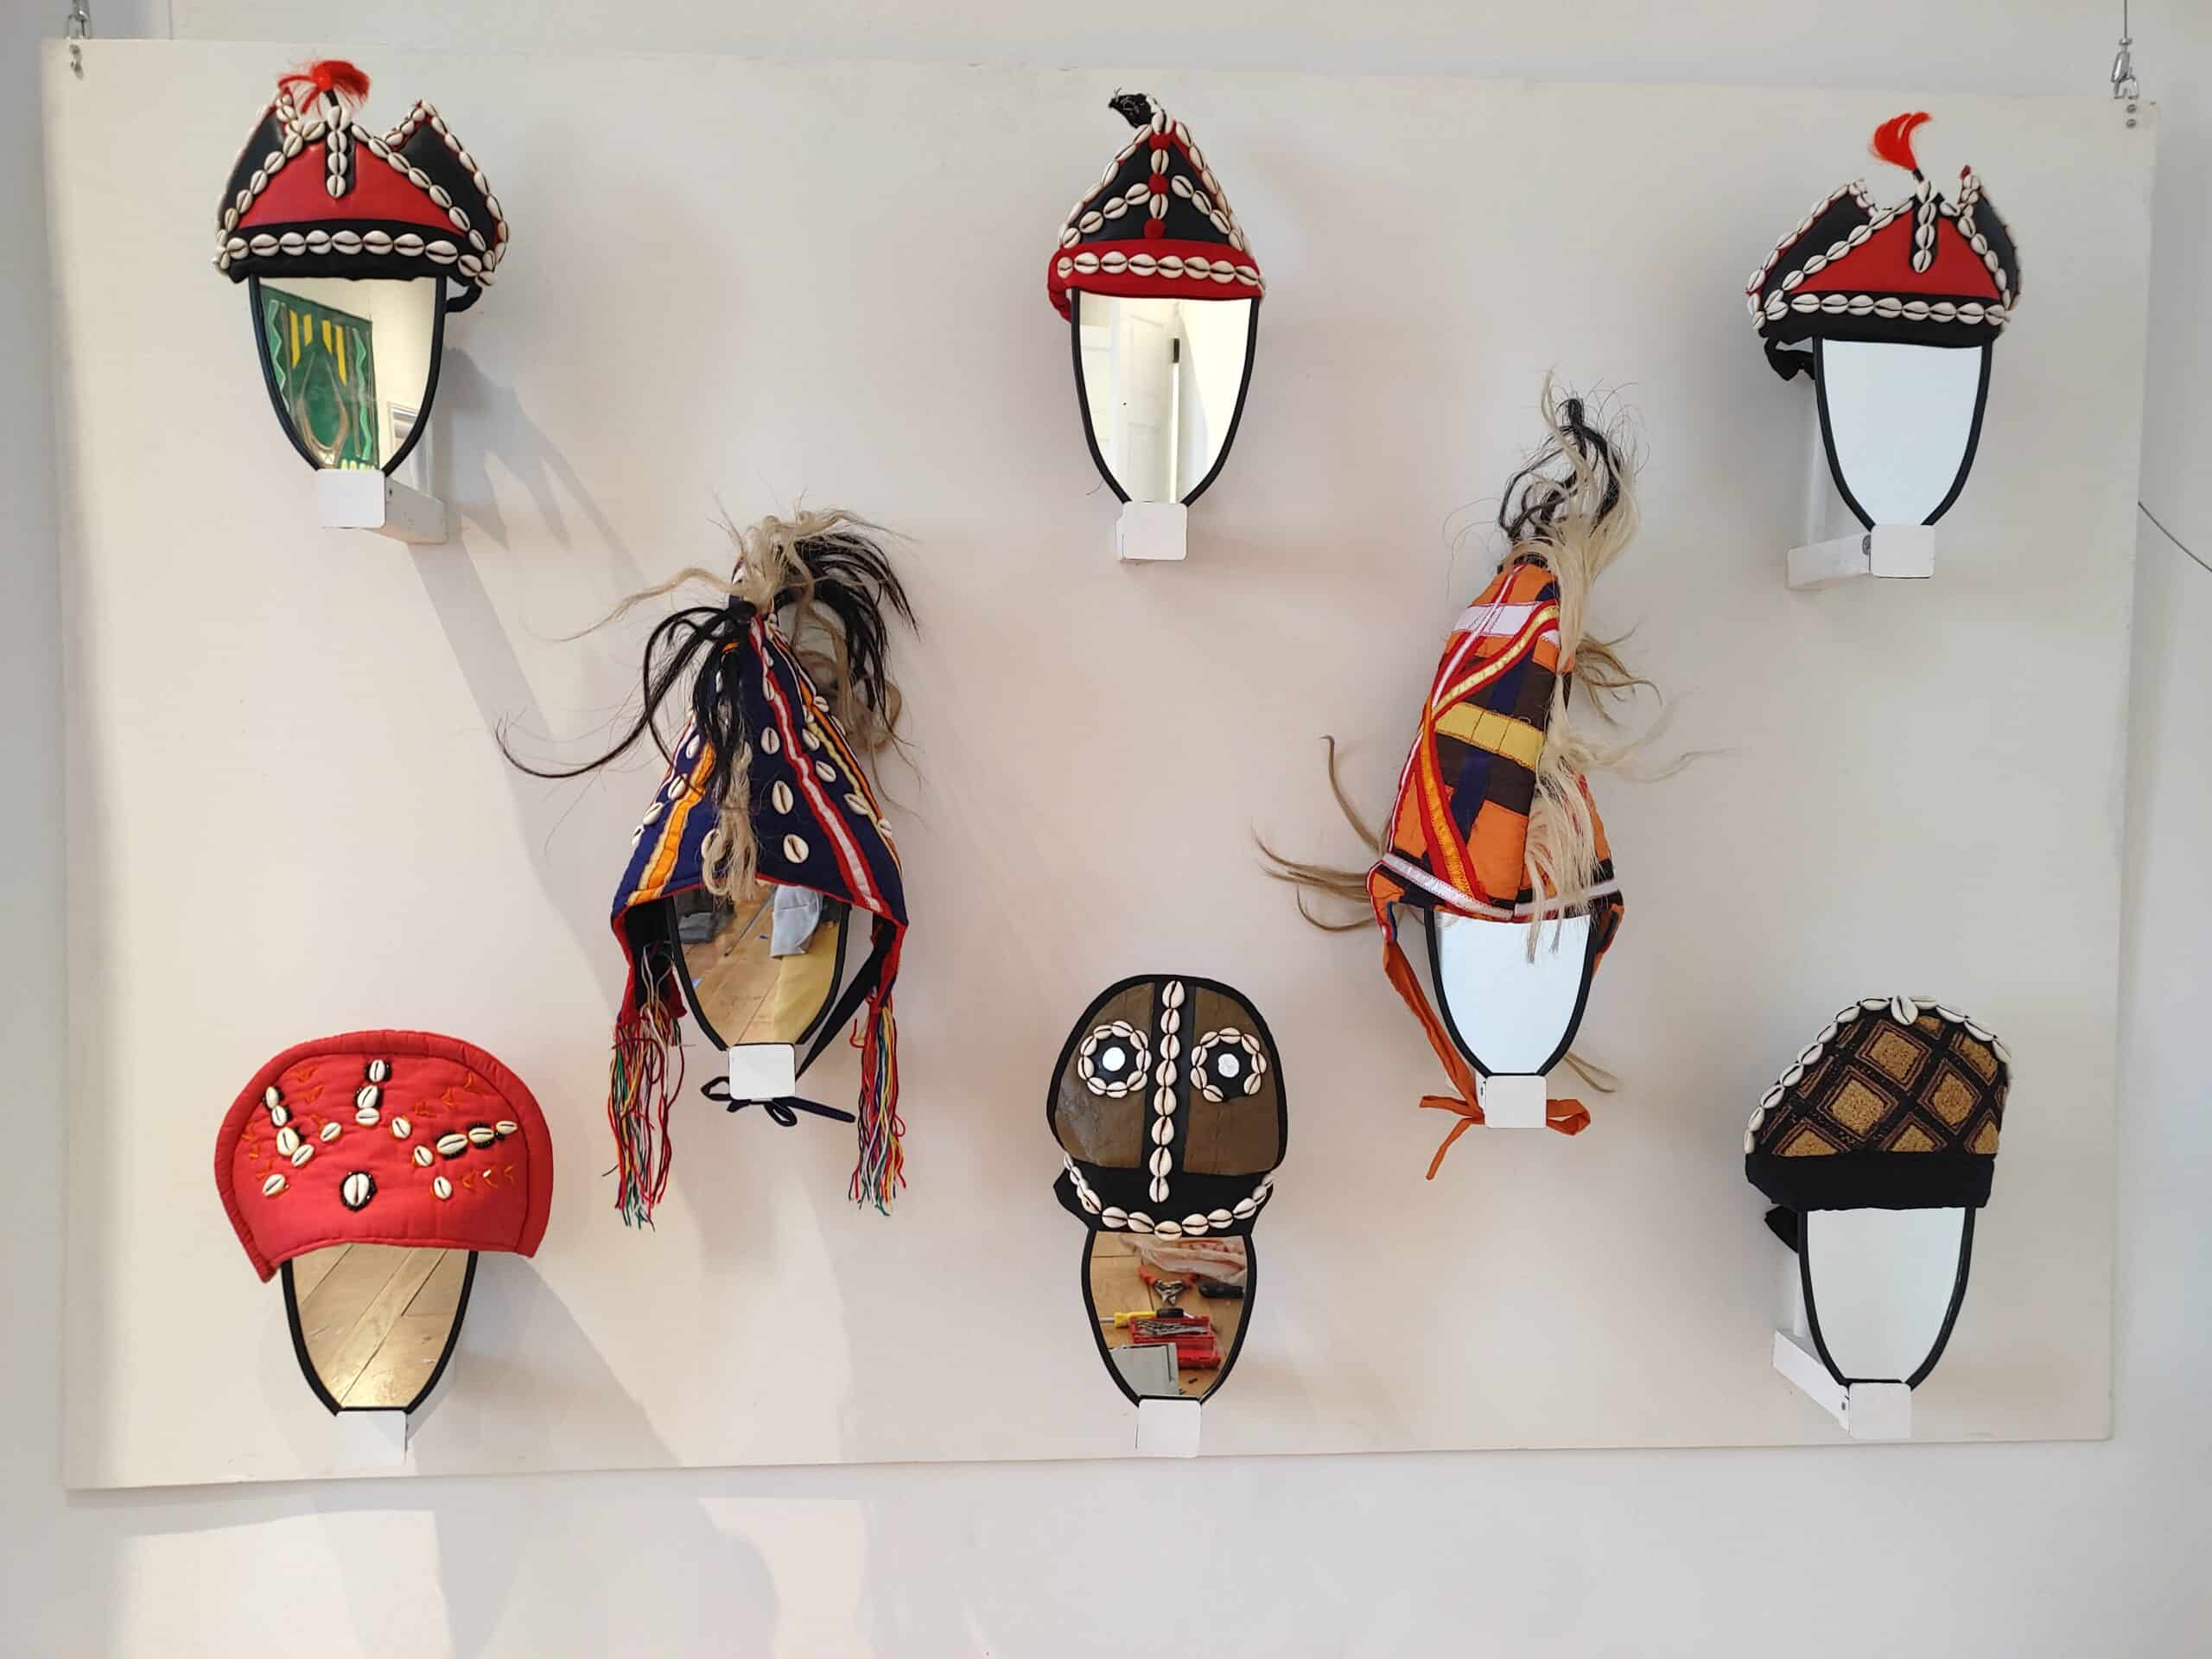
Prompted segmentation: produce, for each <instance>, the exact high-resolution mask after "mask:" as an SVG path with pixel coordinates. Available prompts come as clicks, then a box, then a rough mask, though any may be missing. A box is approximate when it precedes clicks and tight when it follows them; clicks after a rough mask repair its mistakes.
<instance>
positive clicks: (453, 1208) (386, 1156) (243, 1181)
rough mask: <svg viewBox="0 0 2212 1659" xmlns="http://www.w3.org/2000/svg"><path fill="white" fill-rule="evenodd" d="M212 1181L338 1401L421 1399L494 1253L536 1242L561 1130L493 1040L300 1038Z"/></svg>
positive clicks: (312, 1382) (238, 1124) (532, 1249)
mask: <svg viewBox="0 0 2212 1659" xmlns="http://www.w3.org/2000/svg"><path fill="white" fill-rule="evenodd" d="M215 1186H216V1190H217V1191H218V1192H220V1193H221V1194H222V1198H223V1208H224V1210H225V1211H226V1213H227V1214H228V1215H229V1217H230V1218H231V1225H232V1227H233V1228H234V1229H235V1230H237V1232H238V1243H240V1244H242V1245H244V1246H245V1253H246V1259H247V1260H248V1261H250V1262H252V1263H253V1270H254V1271H255V1272H256V1273H257V1274H260V1275H261V1277H262V1278H263V1279H264V1281H265V1280H267V1279H269V1278H270V1277H271V1276H272V1275H275V1274H279V1273H281V1274H283V1281H284V1311H285V1313H286V1314H287V1316H288V1317H289V1319H290V1321H291V1327H292V1347H293V1351H294V1353H295V1354H296V1356H297V1357H298V1359H299V1363H300V1370H301V1371H302V1374H304V1375H305V1376H306V1377H307V1380H308V1386H309V1387H310V1388H312V1389H314V1390H315V1397H316V1398H317V1399H318V1400H320V1401H321V1402H322V1403H323V1404H324V1405H325V1406H327V1408H329V1409H331V1410H332V1411H334V1412H335V1411H340V1410H366V1409H386V1410H389V1409H394V1408H397V1409H400V1410H405V1411H412V1410H413V1409H414V1408H416V1406H418V1405H420V1404H421V1403H422V1402H423V1399H424V1398H425V1397H426V1396H427V1395H429V1392H430V1390H431V1389H433V1388H434V1387H435V1386H436V1383H437V1381H438V1378H439V1376H441V1375H442V1373H443V1371H444V1370H445V1366H446V1362H447V1360H448V1359H449V1358H450V1357H452V1354H453V1349H454V1343H455V1342H456V1341H458V1340H459V1338H460V1335H461V1319H462V1316H463V1315H464V1314H465V1313H467V1309H468V1295H469V1291H470V1289H471V1287H473V1286H474V1282H475V1277H476V1255H477V1253H478V1252H479V1251H480V1250H507V1251H512V1252H513V1253H514V1254H516V1255H535V1254H536V1253H537V1245H538V1241H539V1240H540V1239H541V1238H543V1236H544V1235H545V1221H546V1217H547V1216H548V1215H549V1214H550V1211H551V1208H552V1203H553V1143H552V1141H551V1139H550V1137H549V1136H548V1135H547V1134H546V1132H545V1121H544V1119H543V1117H542V1116H539V1113H538V1109H537V1100H536V1099H535V1098H534V1097H533V1096H531V1092H530V1090H529V1089H528V1088H527V1087H525V1086H524V1084H523V1082H522V1079H521V1078H519V1077H516V1076H515V1074H514V1073H513V1072H512V1071H508V1070H507V1068H506V1067H505V1066H504V1065H500V1064H499V1061H498V1060H496V1059H494V1058H493V1057H492V1056H491V1055H489V1054H487V1053H486V1052H484V1051H483V1050H482V1049H480V1048H475V1047H473V1046H470V1045H468V1044H467V1043H464V1042H460V1041H458V1040H456V1039H454V1038H451V1037H440V1036H435V1035H433V1034H432V1033H428V1032H420V1031H359V1032H353V1033H350V1034H348V1035H346V1036H342V1037H325V1038H321V1039H318V1040H316V1041H314V1042H307V1043H301V1044H299V1045H297V1046H295V1047H292V1048H288V1049H286V1050H285V1051H284V1052H283V1053H281V1054H279V1055H277V1057H276V1058H274V1059H272V1060H270V1062H269V1063H268V1064H267V1065H264V1066H263V1067H262V1068H261V1069H260V1070H259V1071H257V1072H255V1073H254V1075H253V1077H252V1079H251V1081H250V1082H249V1083H247V1084H246V1085H245V1088H243V1089H241V1090H239V1091H238V1098H237V1099H236V1100H235V1101H233V1102H232V1103H231V1109H230V1110H229V1111H228V1112H227V1113H226V1114H225V1116H224V1118H223V1126H222V1129H221V1131H220V1133H219V1134H218V1135H217V1136H216V1140H215Z"/></svg>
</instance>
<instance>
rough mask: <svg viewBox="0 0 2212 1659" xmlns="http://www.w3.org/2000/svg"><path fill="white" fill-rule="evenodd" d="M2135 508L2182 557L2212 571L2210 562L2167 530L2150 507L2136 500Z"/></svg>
mask: <svg viewBox="0 0 2212 1659" xmlns="http://www.w3.org/2000/svg"><path fill="white" fill-rule="evenodd" d="M2135 508H2136V511H2137V512H2140V513H2141V514H2142V515H2143V516H2144V517H2145V518H2148V519H2149V520H2150V521H2151V523H2152V525H2153V526H2155V527H2156V529H2157V530H2158V534H2159V535H2161V536H2163V537H2165V538H2166V539H2167V540H2168V541H2170V542H2171V543H2173V544H2174V545H2175V546H2176V547H2177V548H2179V549H2180V550H2182V555H2183V557H2185V558H2187V559H2189V560H2190V562H2191V563H2195V564H2197V565H2199V566H2202V568H2203V569H2205V570H2207V571H2212V564H2206V563H2204V560H2203V559H2202V556H2199V555H2198V554H2197V553H2196V550H2194V549H2192V548H2191V547H2190V544H2189V543H2187V542H2184V541H2183V540H2182V538H2181V537H2178V536H2177V535H2175V534H2174V533H2173V531H2171V530H2168V529H2167V528H2166V527H2165V525H2164V524H2161V523H2160V522H2159V520H2158V514H2157V513H2155V512H2152V511H2151V509H2150V508H2148V507H2146V506H2145V505H2143V504H2142V503H2141V502H2140V501H2138V502H2137V503H2136V504H2135Z"/></svg>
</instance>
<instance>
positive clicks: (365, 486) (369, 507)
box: [315, 467, 446, 543]
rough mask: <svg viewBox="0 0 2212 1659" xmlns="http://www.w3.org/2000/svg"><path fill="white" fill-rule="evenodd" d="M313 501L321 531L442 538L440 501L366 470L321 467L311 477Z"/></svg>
mask: <svg viewBox="0 0 2212 1659" xmlns="http://www.w3.org/2000/svg"><path fill="white" fill-rule="evenodd" d="M315 511H316V516H317V517H318V518H320V519H321V522H322V527H323V528H324V529H325V530H372V531H376V532H377V534H378V535H379V536H389V537H391V538H392V539H393V540H394V541H397V542H415V543H436V542H442V541H444V540H445V538H446V504H445V503H444V502H442V501H441V500H439V499H438V498H437V497H435V495H425V494H423V492H422V491H420V490H416V489H410V488H409V487H408V486H406V485H404V484H401V483H397V482H396V481H394V480H391V479H390V478H388V477H386V476H385V474H382V473H379V472H376V471H374V470H372V469H370V468H365V467H323V468H321V470H320V471H318V472H317V473H316V474H315Z"/></svg>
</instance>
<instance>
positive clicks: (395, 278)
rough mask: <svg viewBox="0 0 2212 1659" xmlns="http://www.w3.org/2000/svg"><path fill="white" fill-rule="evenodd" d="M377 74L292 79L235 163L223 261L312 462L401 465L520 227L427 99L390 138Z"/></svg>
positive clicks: (283, 407)
mask: <svg viewBox="0 0 2212 1659" xmlns="http://www.w3.org/2000/svg"><path fill="white" fill-rule="evenodd" d="M368 94H369V78H368V77H367V76H366V75H365V74H363V73H361V72H360V71H359V69H357V68H355V67H353V65H352V64H350V63H344V62H340V61H337V60H327V61H324V62H321V63H315V64H312V65H310V66H309V67H307V68H306V69H304V70H301V71H299V72H297V73H293V74H289V75H285V76H283V77H281V78H280V79H278V81H277V95H276V97H275V98H273V99H270V102H269V104H268V105H267V106H266V107H265V108H264V110H263V111H262V112H261V118H260V119H259V121H258V122H257V124H255V127H254V130H253V134H252V136H251V137H250V138H248V139H247V140H246V144H245V149H243V150H241V151H240V152H239V154H238V162H237V164H236V165H235V166H233V167H232V169H231V176H230V181H229V183H228V185H227V186H226V188H225V189H224V192H223V202H222V206H221V207H220V208H219V210H218V211H217V213H216V252H215V268H216V269H217V270H220V271H222V272H224V273H225V274H226V276H228V277H230V279H231V280H232V282H234V283H245V287H246V297H247V301H248V303H249V305H250V307H251V312H252V322H253V336H254V344H255V348H256V349H257V351H258V352H259V353H260V355H261V369H262V375H263V378H264V381H265V383H266V385H267V386H268V389H269V397H270V402H271V403H273V404H275V405H276V409H277V418H278V419H279V420H280V421H281V422H282V423H283V426H284V430H285V432H286V434H287V435H289V437H290V439H291V442H292V447H293V448H296V450H298V451H299V453H300V455H301V457H302V459H303V460H304V461H306V462H307V463H308V466H310V467H318V468H365V469H370V470H378V471H382V472H385V473H387V474H388V473H390V472H391V470H392V469H393V468H394V467H397V466H398V465H399V463H400V462H401V461H404V459H405V458H406V456H407V454H408V453H409V451H410V450H411V449H412V448H414V447H415V444H416V441H417V440H418V439H419V438H420V437H421V435H422V433H423V428H424V426H425V425H426V423H428V422H429V415H430V404H431V402H432V400H433V399H434V398H435V396H436V395H437V389H438V360H439V357H440V355H441V353H442V351H443V349H444V344H445V320H446V317H447V315H448V313H450V312H455V311H465V310H467V308H469V307H470V306H472V305H474V303H475V302H476V301H477V299H478V297H479V296H480V295H481V294H482V293H483V291H484V289H486V287H488V286H489V285H490V284H491V283H492V281H493V277H495V276H496V275H497V273H498V271H499V261H500V260H501V258H503V257H505V253H506V251H507V221H506V218H505V214H504V213H501V211H500V208H499V198H498V197H496V196H494V195H493V194H492V187H491V185H490V184H489V183H488V182H487V181H486V179H485V176H484V169H483V168H481V167H480V166H479V165H478V164H477V162H476V158H475V157H474V156H471V155H470V154H469V153H468V150H467V149H466V148H465V147H464V146H463V145H462V143H461V140H460V139H459V138H458V137H455V136H454V132H453V130H452V129H450V128H449V127H448V126H447V125H446V123H445V118H443V117H442V116H441V115H440V114H439V113H438V112H437V111H435V110H434V109H432V108H431V107H430V106H429V105H428V104H422V103H418V104H416V105H415V107H414V108H413V109H412V110H410V111H409V112H408V114H407V117H406V118H405V119H404V120H403V121H401V122H400V123H399V124H397V126H395V127H393V128H391V130H389V131H386V132H383V133H378V132H374V131H372V130H370V129H369V128H367V127H366V126H364V125H363V124H361V122H360V121H359V118H358V115H359V110H360V107H361V105H362V103H363V101H364V100H365V99H366V98H367V97H368Z"/></svg>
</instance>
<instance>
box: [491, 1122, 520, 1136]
mask: <svg viewBox="0 0 2212 1659" xmlns="http://www.w3.org/2000/svg"><path fill="white" fill-rule="evenodd" d="M492 1127H493V1128H495V1129H497V1130H498V1131H499V1135H500V1137H501V1138H502V1139H505V1137H506V1136H508V1135H513V1134H516V1133H518V1131H519V1130H520V1129H521V1128H522V1125H521V1124H519V1123H518V1122H515V1121H514V1120H513V1119H512V1118H506V1117H503V1118H501V1119H500V1120H499V1122H497V1123H494V1124H493V1126H492Z"/></svg>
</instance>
